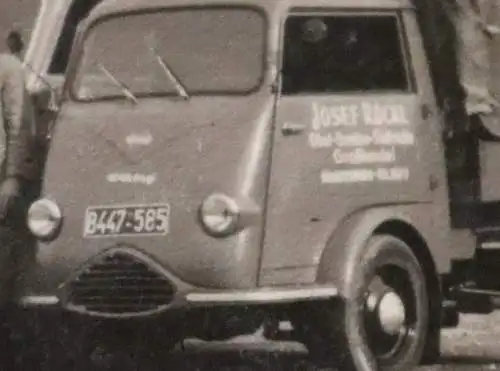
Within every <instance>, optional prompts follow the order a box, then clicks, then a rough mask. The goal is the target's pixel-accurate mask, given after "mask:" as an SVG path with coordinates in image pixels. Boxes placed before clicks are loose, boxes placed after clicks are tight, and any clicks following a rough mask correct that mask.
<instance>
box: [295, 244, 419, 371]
mask: <svg viewBox="0 0 500 371" xmlns="http://www.w3.org/2000/svg"><path fill="white" fill-rule="evenodd" d="M348 285H349V287H348V290H347V292H348V295H347V296H348V297H346V298H343V300H342V302H341V303H328V304H326V305H314V306H312V307H311V308H309V310H312V311H313V313H310V314H309V315H308V316H307V317H306V318H311V319H310V320H308V322H307V323H304V324H303V325H302V326H300V327H302V330H303V331H302V334H303V336H304V341H305V342H306V344H307V345H308V348H309V350H310V353H311V355H313V356H316V357H320V359H322V360H327V363H328V366H335V367H339V368H340V369H342V370H360V371H368V370H374V369H376V370H382V371H409V370H410V369H412V368H414V367H416V366H417V365H418V364H419V361H420V359H421V357H422V353H423V349H424V345H425V342H426V335H427V329H428V323H429V309H428V308H429V306H428V294H427V288H426V284H425V276H424V273H423V271H422V269H421V267H420V264H419V262H418V260H417V259H416V257H415V255H414V254H413V252H412V251H411V249H410V247H409V246H408V245H407V244H406V243H405V242H403V241H402V240H400V239H397V238H395V237H392V236H389V235H379V236H374V237H372V238H371V239H370V240H369V242H368V243H367V245H366V248H365V250H364V252H363V254H362V256H361V257H360V260H359V261H358V262H357V265H356V267H354V274H353V277H352V279H350V280H349V283H348ZM303 318H304V317H303Z"/></svg>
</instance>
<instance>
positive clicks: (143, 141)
mask: <svg viewBox="0 0 500 371" xmlns="http://www.w3.org/2000/svg"><path fill="white" fill-rule="evenodd" d="M125 142H126V143H127V145H128V146H129V147H136V146H149V145H151V143H153V136H152V135H151V133H150V132H149V131H148V132H145V133H132V134H129V135H127V137H126V138H125Z"/></svg>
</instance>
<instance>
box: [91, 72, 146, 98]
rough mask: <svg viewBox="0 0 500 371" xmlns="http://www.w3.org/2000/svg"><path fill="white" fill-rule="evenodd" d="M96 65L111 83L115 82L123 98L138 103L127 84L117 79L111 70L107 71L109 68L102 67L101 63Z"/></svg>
mask: <svg viewBox="0 0 500 371" xmlns="http://www.w3.org/2000/svg"><path fill="white" fill-rule="evenodd" d="M97 66H98V67H99V69H100V70H101V71H102V72H103V73H104V74H105V75H106V77H108V78H109V79H110V80H111V81H112V82H113V84H115V85H116V86H117V87H118V88H119V89H120V90H121V92H122V93H123V95H124V96H125V98H127V99H128V100H129V101H131V102H132V103H134V104H138V103H139V101H138V100H137V97H136V96H135V95H134V93H132V91H131V90H130V89H129V88H128V87H127V85H125V84H124V83H123V82H121V81H120V80H118V79H117V78H116V77H115V76H114V75H113V74H112V73H111V72H109V70H108V69H107V68H106V67H104V65H103V64H101V63H98V65H97Z"/></svg>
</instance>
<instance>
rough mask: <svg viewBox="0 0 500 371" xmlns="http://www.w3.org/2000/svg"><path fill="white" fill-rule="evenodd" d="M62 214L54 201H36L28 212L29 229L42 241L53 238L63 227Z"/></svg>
mask: <svg viewBox="0 0 500 371" xmlns="http://www.w3.org/2000/svg"><path fill="white" fill-rule="evenodd" d="M61 221H62V213H61V209H59V206H57V204H56V203H55V202H54V201H51V200H48V199H41V200H38V201H35V202H34V203H33V204H32V205H31V206H30V208H29V210H28V220H27V223H28V228H29V230H30V231H31V233H33V235H35V237H38V238H40V239H47V238H52V237H53V236H54V235H55V234H56V233H57V231H58V229H59V227H60V226H61Z"/></svg>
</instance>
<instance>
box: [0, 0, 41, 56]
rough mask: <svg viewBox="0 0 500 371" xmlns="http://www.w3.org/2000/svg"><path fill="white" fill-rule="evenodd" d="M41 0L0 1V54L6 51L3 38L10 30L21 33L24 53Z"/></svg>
mask: <svg viewBox="0 0 500 371" xmlns="http://www.w3.org/2000/svg"><path fill="white" fill-rule="evenodd" d="M41 3H42V1H41V0H2V1H1V3H0V4H1V5H0V38H1V40H0V44H1V47H0V52H6V51H7V45H6V43H5V37H6V36H7V33H8V32H9V31H11V30H17V31H19V32H20V33H21V35H22V37H23V41H24V46H25V48H24V51H26V48H27V47H28V44H29V41H30V39H31V33H32V31H33V28H34V26H35V21H36V17H37V15H38V12H39V10H40V6H41Z"/></svg>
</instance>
